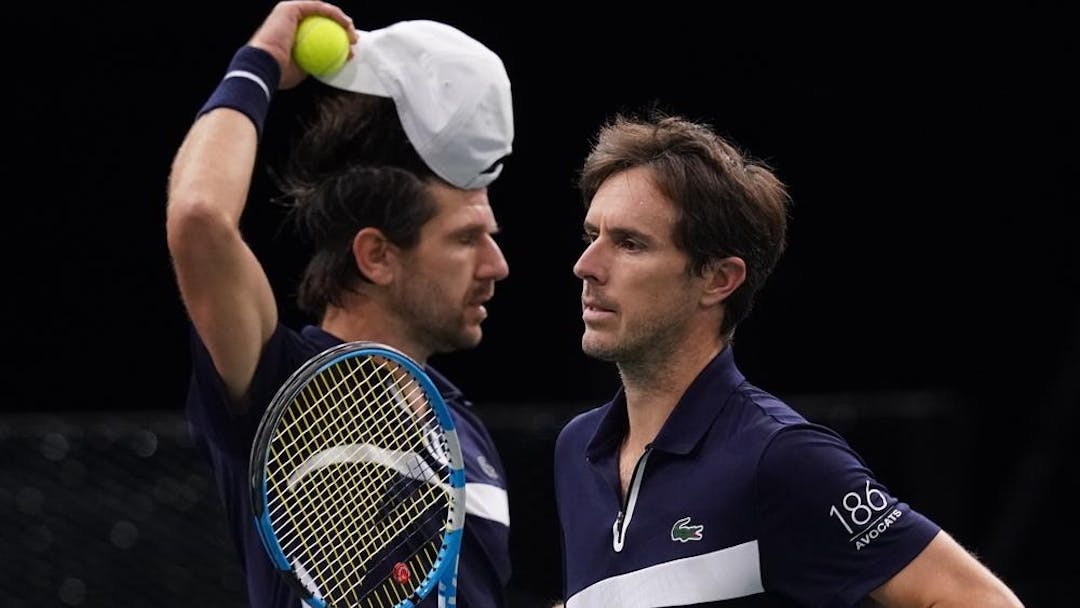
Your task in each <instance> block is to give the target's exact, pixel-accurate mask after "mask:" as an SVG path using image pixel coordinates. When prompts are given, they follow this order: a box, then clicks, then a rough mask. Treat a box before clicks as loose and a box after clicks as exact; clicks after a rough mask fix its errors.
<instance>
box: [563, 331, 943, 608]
mask: <svg viewBox="0 0 1080 608" xmlns="http://www.w3.org/2000/svg"><path fill="white" fill-rule="evenodd" d="M627 424H628V422H627V414H626V400H625V397H624V395H623V393H622V391H621V389H620V391H619V392H618V393H617V394H616V396H615V398H614V400H612V401H611V402H610V403H608V404H606V405H604V406H602V407H599V408H596V409H593V410H590V411H587V412H585V413H582V414H580V415H578V416H576V417H575V418H574V419H573V420H571V421H570V423H569V424H567V425H566V427H565V428H564V429H563V430H562V431H561V432H560V434H559V437H558V440H557V442H556V447H555V493H556V499H557V502H558V513H559V521H560V525H561V529H562V543H563V567H564V573H563V575H564V579H563V581H564V589H563V592H564V597H565V598H566V599H567V601H566V606H567V608H606V607H611V608H616V607H617V608H650V607H656V606H691V605H693V606H696V607H699V608H700V607H703V606H792V605H799V606H854V605H856V604H857V603H858V602H859V601H861V600H862V598H864V597H865V596H866V595H867V594H868V593H869V592H870V591H872V590H873V589H875V588H877V587H878V586H880V585H881V584H882V583H884V582H885V581H887V580H888V579H889V578H891V577H892V576H893V575H894V574H896V573H897V572H899V571H900V570H901V569H902V568H903V567H904V566H905V565H906V564H908V563H909V562H910V561H911V560H912V559H913V558H914V557H915V556H916V555H918V554H919V552H920V551H922V550H923V549H924V548H925V547H926V545H927V544H928V543H929V542H930V540H931V539H933V537H934V536H935V535H936V534H937V533H938V531H939V530H940V528H939V527H938V526H937V525H936V524H935V523H934V522H932V521H930V520H929V519H927V518H926V517H924V516H922V515H921V514H919V513H918V512H916V511H914V510H912V509H911V508H910V507H909V506H908V505H907V504H905V503H903V502H900V501H899V500H898V499H897V498H895V497H893V496H892V495H891V494H890V493H889V491H888V489H886V487H885V486H884V485H882V484H881V483H880V482H878V481H877V480H876V479H874V475H873V473H872V472H871V471H870V469H869V468H868V467H867V466H866V464H865V463H864V462H863V461H862V459H861V458H860V456H859V455H858V454H856V453H855V452H854V451H853V450H852V449H851V447H849V446H848V444H847V443H846V442H845V441H844V439H843V438H841V437H840V436H839V435H838V434H836V433H835V432H833V431H832V430H830V429H828V428H826V427H823V426H819V425H816V424H811V423H810V422H808V421H807V420H806V419H805V418H803V417H802V416H801V415H799V414H798V413H797V412H795V411H794V410H793V409H791V407H789V406H788V405H786V404H784V403H783V402H781V401H780V400H779V399H777V398H776V397H774V396H772V395H770V394H768V393H766V392H764V391H762V390H760V389H758V388H756V387H754V386H753V385H751V384H749V383H748V382H746V379H745V378H744V377H743V375H742V374H741V373H740V372H739V370H738V369H737V368H736V366H735V362H734V355H733V351H732V348H731V347H730V346H728V347H726V348H725V349H724V350H722V351H721V352H720V354H718V355H717V356H716V357H715V358H714V359H713V361H711V362H710V363H709V365H708V366H706V367H705V369H704V370H702V372H701V373H700V374H699V375H698V377H697V378H696V379H695V380H694V382H693V383H692V384H691V385H690V387H689V388H688V389H687V390H686V393H685V394H684V395H683V396H682V398H681V399H680V400H679V403H678V404H677V405H676V407H675V409H674V410H673V411H672V413H671V415H670V417H669V418H668V420H667V421H666V422H665V424H664V426H663V427H662V428H661V429H660V432H659V433H658V434H657V436H656V439H655V440H654V441H653V442H652V443H651V444H649V446H648V447H647V448H646V450H645V453H644V454H643V456H642V457H641V459H640V460H639V461H638V464H637V467H636V468H635V471H634V475H633V479H632V481H631V484H630V489H629V491H628V492H627V497H626V498H625V499H621V498H620V490H619V473H618V448H619V444H620V442H621V440H622V438H623V437H624V436H625V435H626V431H627Z"/></svg>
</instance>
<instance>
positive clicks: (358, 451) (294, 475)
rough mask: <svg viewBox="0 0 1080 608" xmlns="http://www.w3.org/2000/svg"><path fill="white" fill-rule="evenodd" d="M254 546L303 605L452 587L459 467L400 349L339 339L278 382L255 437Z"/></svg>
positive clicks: (448, 603)
mask: <svg viewBox="0 0 1080 608" xmlns="http://www.w3.org/2000/svg"><path fill="white" fill-rule="evenodd" d="M250 467H251V468H250V471H251V492H252V501H251V503H252V509H253V512H254V517H255V523H256V525H257V527H258V529H259V533H260V535H261V537H262V541H263V545H264V546H265V548H266V550H267V553H269V555H270V557H271V559H272V560H273V562H274V564H275V565H276V566H277V568H278V569H279V570H280V571H281V573H282V574H283V575H284V576H285V578H286V579H287V580H288V581H289V583H290V584H291V585H292V586H293V587H294V588H295V589H296V590H297V591H298V593H299V594H300V595H301V597H302V598H303V599H304V602H306V603H307V604H308V605H310V606H312V607H313V608H339V607H345V606H348V607H358V608H412V607H414V606H416V605H417V604H419V602H420V601H421V600H423V599H424V598H426V597H427V596H428V595H429V594H430V593H431V591H432V590H433V589H434V588H435V586H436V585H438V588H439V606H440V607H441V608H442V607H446V608H449V607H452V606H454V605H455V602H456V598H457V564H458V554H459V550H460V547H461V535H462V531H463V528H464V524H465V470H464V467H463V460H462V457H461V446H460V444H459V442H458V437H457V431H456V430H455V427H454V421H453V419H452V418H451V416H450V410H449V409H448V408H447V406H446V404H445V402H444V401H443V399H442V396H441V395H440V394H439V391H438V390H437V389H436V388H435V385H434V384H433V383H432V381H431V379H430V378H429V377H428V375H427V374H426V373H425V372H424V371H423V368H421V367H420V366H419V365H418V364H417V363H416V362H415V361H413V360H412V359H410V358H409V357H408V356H407V355H405V354H404V353H402V352H400V351H398V350H395V349H393V348H391V347H388V346H386V345H383V344H378V343H375V342H348V343H345V344H342V345H339V346H335V347H333V348H330V349H328V350H326V351H324V352H322V353H320V354H318V355H316V356H315V357H312V358H311V359H310V360H309V361H307V362H306V363H305V364H304V365H302V366H301V367H300V368H299V369H298V370H296V371H295V372H294V373H293V374H292V376H290V377H289V379H288V380H286V382H285V383H284V384H283V385H282V386H281V388H280V389H279V390H278V392H277V394H276V395H275V396H274V399H273V400H272V401H271V403H270V405H269V407H268V408H267V411H266V413H265V414H264V415H263V418H262V420H261V422H260V424H259V428H258V430H257V431H256V434H255V443H254V445H253V446H252V450H251V461H250Z"/></svg>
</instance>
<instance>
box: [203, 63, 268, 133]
mask: <svg viewBox="0 0 1080 608" xmlns="http://www.w3.org/2000/svg"><path fill="white" fill-rule="evenodd" d="M280 79H281V67H280V66H279V65H278V62H277V60H275V59H274V57H273V55H271V54H270V53H267V52H266V51H264V50H262V49H258V48H255V47H253V46H243V47H240V50H238V51H236V54H235V55H233V58H232V61H231V62H229V69H228V71H227V72H226V73H225V78H223V79H222V80H221V83H219V84H218V86H217V88H216V89H214V93H213V94H212V95H210V99H207V100H206V103H205V104H203V107H202V108H200V109H199V113H198V114H196V115H195V118H198V117H200V116H202V115H203V114H206V113H207V112H209V111H210V110H213V109H214V108H232V109H234V110H237V111H239V112H242V113H244V115H245V116H247V117H248V118H250V119H251V122H253V123H255V129H256V131H257V132H258V133H259V135H262V130H263V123H264V122H266V113H267V112H268V111H269V109H270V98H271V97H273V95H274V93H275V92H276V91H277V86H278V81H279V80H280Z"/></svg>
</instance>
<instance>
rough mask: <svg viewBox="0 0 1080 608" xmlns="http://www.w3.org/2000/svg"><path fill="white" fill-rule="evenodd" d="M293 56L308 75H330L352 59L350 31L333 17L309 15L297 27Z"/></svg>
mask: <svg viewBox="0 0 1080 608" xmlns="http://www.w3.org/2000/svg"><path fill="white" fill-rule="evenodd" d="M292 56H293V61H295V62H296V65H298V66H300V69H301V70H304V71H305V72H307V73H308V74H311V75H312V76H328V75H330V74H333V73H334V72H336V71H338V70H340V69H341V66H343V65H345V60H346V59H348V58H349V34H348V32H346V31H345V28H344V27H342V26H341V25H340V24H339V23H338V22H337V21H334V20H333V19H330V18H329V17H323V16H322V15H308V16H307V17H304V18H303V19H302V20H301V21H300V25H299V26H297V28H296V38H295V40H294V41H293V48H292Z"/></svg>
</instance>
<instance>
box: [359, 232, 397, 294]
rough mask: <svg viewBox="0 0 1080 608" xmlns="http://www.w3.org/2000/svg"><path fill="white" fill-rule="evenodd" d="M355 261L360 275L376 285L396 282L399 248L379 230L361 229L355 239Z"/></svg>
mask: <svg viewBox="0 0 1080 608" xmlns="http://www.w3.org/2000/svg"><path fill="white" fill-rule="evenodd" d="M352 252H353V260H355V261H356V267H357V268H358V269H359V270H360V273H361V274H363V275H364V276H365V277H367V278H368V280H370V281H371V282H372V283H374V284H376V285H386V284H388V283H390V282H391V281H393V280H394V273H395V271H396V269H397V264H396V262H397V259H396V254H397V248H396V247H395V246H394V244H393V243H391V242H390V241H389V240H387V238H386V235H384V234H383V233H382V231H381V230H379V229H378V228H372V227H370V226H369V227H367V228H363V229H361V230H360V231H359V232H357V233H356V236H354V237H353V242H352Z"/></svg>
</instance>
